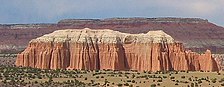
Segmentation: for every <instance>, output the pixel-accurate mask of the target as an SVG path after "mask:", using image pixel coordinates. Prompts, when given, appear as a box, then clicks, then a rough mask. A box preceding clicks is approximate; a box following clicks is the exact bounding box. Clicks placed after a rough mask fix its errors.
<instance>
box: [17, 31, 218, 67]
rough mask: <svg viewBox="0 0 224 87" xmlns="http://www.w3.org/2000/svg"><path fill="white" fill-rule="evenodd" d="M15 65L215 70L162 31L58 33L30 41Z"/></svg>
mask: <svg viewBox="0 0 224 87" xmlns="http://www.w3.org/2000/svg"><path fill="white" fill-rule="evenodd" d="M16 66H25V67H27V66H29V67H35V68H41V69H87V70H95V69H114V70H139V71H143V70H147V71H160V70H203V71H218V70H219V67H218V64H217V63H216V61H215V60H214V59H213V58H212V56H211V52H210V51H209V50H207V51H206V52H205V54H197V53H195V52H191V51H190V50H188V51H186V50H185V49H184V47H183V44H182V43H177V42H175V41H174V39H173V38H172V37H171V36H169V35H167V34H166V33H164V32H163V31H149V32H148V33H146V34H143V33H141V34H128V33H121V32H118V31H112V30H108V29H104V30H91V29H87V28H85V29H78V30H76V29H67V30H58V31H55V32H53V33H50V34H47V35H44V36H42V37H39V38H37V39H33V40H31V41H30V43H29V46H28V47H27V48H26V49H25V50H24V51H23V52H22V53H21V54H18V57H17V60H16Z"/></svg>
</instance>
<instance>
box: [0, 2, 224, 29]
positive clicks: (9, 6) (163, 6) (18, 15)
mask: <svg viewBox="0 0 224 87" xmlns="http://www.w3.org/2000/svg"><path fill="white" fill-rule="evenodd" d="M0 3H1V5H0V23H55V22H57V21H59V20H60V19H65V18H111V17H150V18H151V17H196V18H203V19H208V20H209V21H210V22H213V23H215V24H218V25H221V26H224V0H0Z"/></svg>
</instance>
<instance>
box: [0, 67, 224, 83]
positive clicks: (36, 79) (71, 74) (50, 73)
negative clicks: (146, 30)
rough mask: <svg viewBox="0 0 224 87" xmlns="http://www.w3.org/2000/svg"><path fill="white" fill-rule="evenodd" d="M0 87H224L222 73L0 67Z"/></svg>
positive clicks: (223, 74)
mask: <svg viewBox="0 0 224 87" xmlns="http://www.w3.org/2000/svg"><path fill="white" fill-rule="evenodd" d="M0 86H1V87H8V86H27V87H28V86H30V87H38V86H44V87H47V86H126V87H137V86H139V87H142V86H144V87H145V86H151V87H157V86H162V87H163V86H165V87H173V86H184V87H206V86H215V87H218V86H224V73H223V72H202V71H157V72H150V71H143V72H137V71H135V70H129V71H117V70H64V69H56V70H49V69H45V70H41V69H37V68H30V67H13V66H0Z"/></svg>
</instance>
